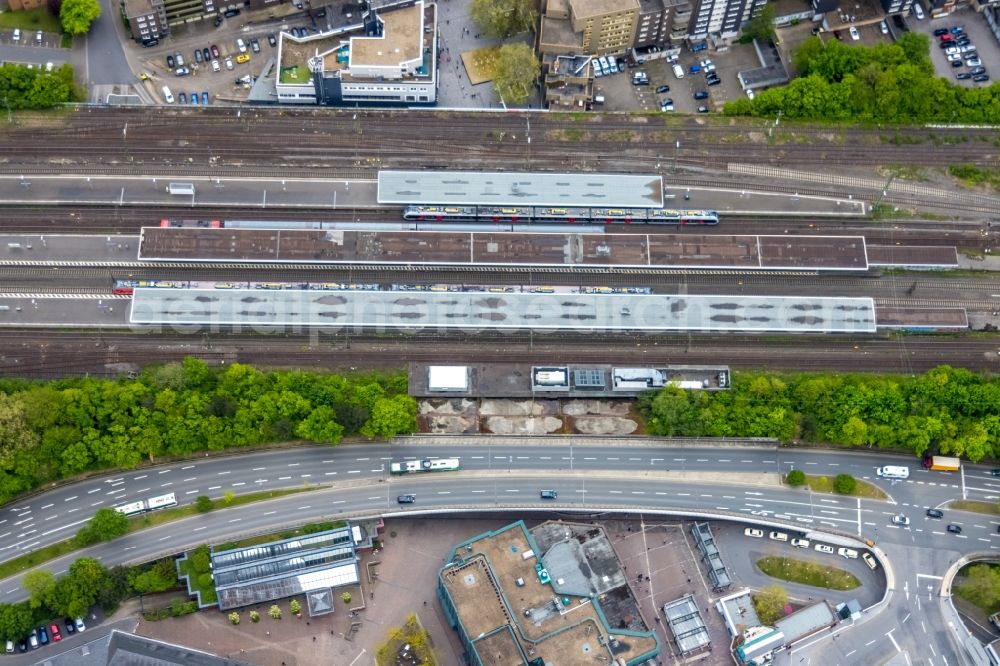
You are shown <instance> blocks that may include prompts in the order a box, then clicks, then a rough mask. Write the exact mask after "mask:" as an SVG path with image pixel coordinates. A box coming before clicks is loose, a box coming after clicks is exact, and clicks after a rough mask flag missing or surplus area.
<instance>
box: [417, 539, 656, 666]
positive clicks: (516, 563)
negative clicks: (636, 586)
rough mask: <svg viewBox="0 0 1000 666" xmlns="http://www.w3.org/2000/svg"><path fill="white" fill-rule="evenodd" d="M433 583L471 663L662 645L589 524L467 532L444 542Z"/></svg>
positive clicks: (583, 656)
mask: <svg viewBox="0 0 1000 666" xmlns="http://www.w3.org/2000/svg"><path fill="white" fill-rule="evenodd" d="M536 536H537V538H536ZM437 592H438V597H439V599H440V600H441V604H442V607H443V608H444V612H445V615H446V616H447V618H448V620H449V623H450V624H451V625H452V626H453V627H454V628H455V629H456V630H457V631H458V634H459V637H460V639H461V642H462V646H463V648H464V649H465V652H466V655H467V656H468V659H469V663H471V664H474V665H476V666H482V665H486V664H489V665H490V666H527V665H528V664H532V665H534V664H545V663H548V664H561V663H565V664H576V663H584V662H593V663H605V664H609V663H622V664H626V665H627V666H638V665H639V664H642V663H644V662H646V661H647V660H649V659H652V658H654V657H656V656H657V655H658V654H659V653H660V643H659V640H658V638H657V637H656V633H655V632H653V631H651V630H650V629H649V627H647V626H646V625H645V623H644V621H643V620H642V616H641V612H640V611H639V606H638V601H637V600H635V598H634V597H632V596H631V594H630V592H629V589H628V586H627V584H626V581H625V576H624V573H623V571H622V568H621V565H620V563H619V562H618V560H617V556H616V554H615V552H614V549H613V547H612V546H611V542H610V540H609V539H607V536H606V535H605V534H604V533H603V531H602V530H601V529H600V528H596V527H594V526H592V525H585V526H580V525H572V524H565V523H545V524H543V525H540V526H539V527H538V528H535V529H534V530H531V531H530V532H529V531H528V529H527V527H526V526H525V524H524V522H523V521H518V522H516V523H512V524H510V525H507V526H506V527H503V528H500V529H499V530H495V531H491V532H486V533H483V534H480V535H479V536H476V537H473V538H472V539H469V540H468V541H465V542H463V543H461V544H459V545H457V546H456V547H455V548H454V549H453V550H452V552H451V555H450V556H449V557H448V563H447V564H446V565H445V566H444V567H443V568H442V569H441V571H440V573H439V574H438V590H437ZM616 660H619V662H616Z"/></svg>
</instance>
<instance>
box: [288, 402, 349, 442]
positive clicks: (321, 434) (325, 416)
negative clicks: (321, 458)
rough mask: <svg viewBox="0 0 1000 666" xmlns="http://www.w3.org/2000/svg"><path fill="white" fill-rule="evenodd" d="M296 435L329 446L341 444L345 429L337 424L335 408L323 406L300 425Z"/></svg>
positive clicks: (313, 411) (311, 413)
mask: <svg viewBox="0 0 1000 666" xmlns="http://www.w3.org/2000/svg"><path fill="white" fill-rule="evenodd" d="M295 434H296V435H298V436H299V437H301V438H302V439H308V440H310V441H313V442H324V443H327V444H340V440H341V439H342V438H343V436H344V428H343V426H341V425H340V424H339V423H337V414H336V412H335V411H334V410H333V407H330V406H328V405H321V406H319V407H317V408H315V409H314V410H312V412H310V414H309V416H307V417H306V418H305V419H303V420H302V422H301V423H299V425H298V427H297V428H296V429H295Z"/></svg>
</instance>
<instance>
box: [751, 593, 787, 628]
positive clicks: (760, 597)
mask: <svg viewBox="0 0 1000 666" xmlns="http://www.w3.org/2000/svg"><path fill="white" fill-rule="evenodd" d="M787 604H788V592H786V591H785V588H783V587H781V586H780V585H768V586H767V587H762V588H761V589H759V590H757V593H756V594H755V595H753V607H754V610H756V611H757V617H758V618H760V621H761V623H762V624H764V625H765V626H772V625H773V624H774V622H775V620H777V619H778V618H780V617H781V616H782V615H784V611H785V606H786V605H787Z"/></svg>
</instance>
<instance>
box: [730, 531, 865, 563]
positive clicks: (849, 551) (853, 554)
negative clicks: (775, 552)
mask: <svg viewBox="0 0 1000 666" xmlns="http://www.w3.org/2000/svg"><path fill="white" fill-rule="evenodd" d="M743 535H744V536H748V537H751V538H753V539H762V538H764V530H762V529H759V528H757V527H745V528H744V529H743ZM767 537H768V538H769V539H771V540H772V541H782V542H789V539H788V534H786V533H785V532H779V531H778V530H771V532H770V533H769V534H768V535H767ZM791 544H792V546H794V547H795V548H806V549H808V548H809V546H811V545H812V544H811V543H810V541H809V539H803V538H793V539H791ZM814 548H815V550H816V551H817V552H819V553H826V554H828V555H832V554H833V553H834V549H833V546H830V545H828V544H825V543H818V544H816V545H815V546H814ZM836 553H837V554H838V555H840V556H841V557H843V558H846V559H848V560H856V559H858V555H859V553H858V551H856V550H855V549H853V548H844V547H841V548H838V549H837V550H836ZM861 558H862V559H863V560H864V561H865V564H867V565H868V568H869V569H871V570H872V571H874V570H875V568H876V567H877V566H878V564H877V563H876V562H875V558H874V557H873V556H872V555H871V553H868V552H865V553H862V554H861Z"/></svg>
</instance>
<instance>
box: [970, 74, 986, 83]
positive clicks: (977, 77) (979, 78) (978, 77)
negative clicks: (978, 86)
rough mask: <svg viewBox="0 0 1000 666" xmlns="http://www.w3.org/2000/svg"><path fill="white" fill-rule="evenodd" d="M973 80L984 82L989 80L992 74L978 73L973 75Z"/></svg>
mask: <svg viewBox="0 0 1000 666" xmlns="http://www.w3.org/2000/svg"><path fill="white" fill-rule="evenodd" d="M972 80H973V81H975V82H976V83H983V82H984V81H989V80H990V75H989V74H976V75H975V76H973V77H972Z"/></svg>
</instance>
